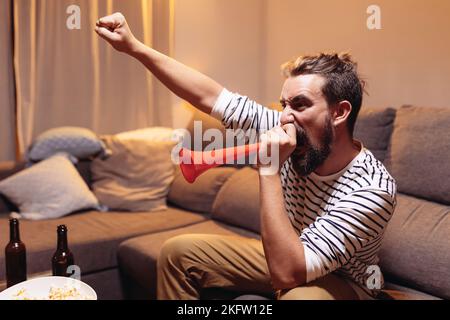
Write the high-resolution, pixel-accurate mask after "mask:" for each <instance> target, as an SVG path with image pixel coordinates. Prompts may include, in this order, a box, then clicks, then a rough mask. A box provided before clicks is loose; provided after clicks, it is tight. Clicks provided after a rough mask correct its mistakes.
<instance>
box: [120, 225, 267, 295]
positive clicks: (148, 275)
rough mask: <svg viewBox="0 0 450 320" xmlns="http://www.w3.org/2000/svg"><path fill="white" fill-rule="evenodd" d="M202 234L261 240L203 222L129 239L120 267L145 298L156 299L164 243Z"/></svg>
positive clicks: (123, 250) (123, 244) (243, 232)
mask: <svg viewBox="0 0 450 320" xmlns="http://www.w3.org/2000/svg"><path fill="white" fill-rule="evenodd" d="M199 233H205V234H220V235H236V236H242V237H246V238H259V236H258V235H257V234H255V233H252V232H249V231H245V230H243V229H239V228H234V227H232V226H229V225H226V224H222V223H220V222H216V221H207V222H202V223H198V224H194V225H191V226H188V227H184V228H180V229H176V230H170V231H166V232H159V233H154V234H150V235H145V236H142V237H137V238H133V239H129V240H127V241H125V242H123V243H121V244H120V246H119V250H118V259H119V267H120V269H121V271H122V272H123V273H125V274H126V275H127V277H128V278H130V279H132V280H134V281H135V282H136V283H138V284H139V285H140V286H142V287H143V289H145V291H146V294H147V297H142V298H147V299H149V298H155V296H156V262H157V259H158V257H159V253H160V251H161V247H162V245H163V244H164V242H165V241H166V240H168V239H170V238H172V237H175V236H178V235H182V234H199Z"/></svg>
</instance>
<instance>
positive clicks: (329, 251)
mask: <svg viewBox="0 0 450 320" xmlns="http://www.w3.org/2000/svg"><path fill="white" fill-rule="evenodd" d="M96 32H97V33H98V34H99V35H100V36H101V37H103V38H104V39H106V40H107V41H108V42H109V43H110V44H111V45H112V46H113V47H114V48H116V49H117V50H119V51H122V52H125V53H127V54H129V55H131V56H133V57H135V58H136V59H138V60H139V61H141V62H142V63H143V64H144V65H145V66H146V67H147V68H148V69H149V70H150V71H151V72H152V73H153V74H154V75H155V76H156V77H157V78H158V79H159V80H160V81H161V82H163V83H164V84H165V85H166V86H167V87H168V88H169V89H170V90H172V91H173V92H174V93H175V94H177V95H178V96H179V97H181V98H183V99H185V100H187V101H188V102H190V103H191V104H192V105H194V106H196V107H197V108H199V109H200V110H202V111H204V112H206V113H208V114H211V115H212V116H214V117H216V118H218V119H219V120H221V121H222V122H223V124H224V125H225V126H226V127H227V128H233V129H237V128H245V129H248V128H253V129H256V130H259V131H260V132H265V131H266V130H268V131H267V132H265V135H264V139H263V140H262V148H263V149H267V148H269V147H272V145H274V144H275V145H276V146H277V148H278V149H277V150H278V154H279V163H280V167H279V170H275V171H276V172H274V173H273V174H271V175H267V174H262V172H263V171H264V170H263V169H264V166H260V198H261V212H260V218H261V237H262V242H261V241H258V240H247V239H243V238H240V237H224V236H219V235H182V236H178V237H175V238H173V239H170V240H169V241H167V242H166V243H165V245H164V247H163V248H162V251H161V255H160V257H159V260H158V298H159V299H198V298H200V295H201V290H202V289H205V288H212V287H221V288H226V289H231V290H238V291H247V292H254V293H263V294H268V293H271V292H277V297H278V298H280V299H370V298H373V297H375V296H376V294H377V292H378V289H380V285H382V277H381V274H379V273H377V272H375V273H373V274H372V272H373V271H374V270H375V271H376V270H377V267H376V264H377V263H378V257H377V252H378V249H379V247H380V243H381V240H382V238H383V234H384V230H385V228H386V226H387V224H388V221H389V220H390V218H391V216H392V213H393V212H394V207H395V203H396V200H395V196H396V184H395V181H394V179H393V178H392V177H391V176H390V175H389V173H388V172H387V170H386V169H385V168H384V167H383V165H382V164H381V163H380V162H379V161H377V160H376V159H375V158H374V156H373V155H372V154H371V153H370V151H368V150H367V149H365V148H364V147H363V146H362V145H361V143H359V142H357V141H354V140H353V127H354V124H355V121H356V118H357V115H358V111H359V109H360V106H361V103H362V94H363V85H362V81H361V80H360V79H359V77H358V75H357V72H356V64H355V63H354V62H353V61H352V60H351V57H350V56H349V55H348V54H340V55H338V54H320V55H317V56H306V57H300V58H298V59H297V60H295V61H292V62H290V63H288V64H286V65H285V66H284V67H283V70H284V72H285V76H286V81H285V83H284V86H283V89H282V93H281V104H282V106H283V108H284V109H283V112H282V113H279V112H276V111H273V110H269V109H266V108H264V107H262V106H261V105H259V104H256V103H255V102H253V101H251V100H249V99H248V98H247V97H243V96H240V95H238V94H233V93H231V92H229V91H227V90H226V89H224V88H223V87H222V86H221V85H219V84H218V83H217V82H215V81H213V80H212V79H210V78H208V77H207V76H205V75H203V74H201V73H199V72H197V71H195V70H192V69H190V68H188V67H186V66H185V65H183V64H181V63H179V62H177V61H175V60H174V59H171V58H169V57H167V56H165V55H163V54H161V53H159V52H157V51H155V50H153V49H151V48H148V47H146V46H145V45H143V44H142V43H141V42H139V41H138V40H136V39H135V38H134V36H133V35H132V33H131V31H130V29H129V27H128V25H127V22H126V20H125V18H124V17H123V15H121V14H119V13H116V14H113V15H111V16H108V17H104V18H102V19H100V20H99V21H98V22H97V26H96ZM374 276H378V277H379V279H375V281H373V277H374Z"/></svg>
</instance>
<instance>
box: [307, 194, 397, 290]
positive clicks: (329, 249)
mask: <svg viewBox="0 0 450 320" xmlns="http://www.w3.org/2000/svg"><path fill="white" fill-rule="evenodd" d="M394 208H395V196H394V197H393V196H392V194H389V193H387V192H386V191H384V190H374V189H370V190H368V189H367V190H358V191H355V192H353V193H350V194H348V195H347V196H345V197H344V198H342V199H340V200H339V201H338V203H336V205H335V206H333V208H332V209H330V210H329V211H327V212H326V214H325V215H324V216H322V217H319V218H317V219H316V221H315V222H314V223H312V224H311V225H309V227H308V228H305V229H303V231H302V234H301V236H300V240H301V242H302V244H303V247H304V252H305V259H306V269H307V282H310V281H313V280H315V279H317V278H320V277H323V276H325V275H327V274H328V273H331V272H333V271H335V270H336V269H339V268H340V267H342V266H343V265H345V264H346V263H347V262H349V261H350V259H352V257H354V256H355V253H356V252H359V251H361V250H362V249H363V248H364V247H365V246H366V245H367V244H368V243H369V242H371V241H373V240H374V239H376V238H378V237H379V236H380V235H382V234H383V232H384V229H385V227H386V226H387V223H388V221H389V220H390V218H391V216H392V214H393V212H394Z"/></svg>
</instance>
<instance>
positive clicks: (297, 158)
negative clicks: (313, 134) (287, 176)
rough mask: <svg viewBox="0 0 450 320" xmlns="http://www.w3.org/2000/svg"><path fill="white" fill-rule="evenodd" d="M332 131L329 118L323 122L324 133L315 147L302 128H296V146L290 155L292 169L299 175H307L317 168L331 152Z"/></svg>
mask: <svg viewBox="0 0 450 320" xmlns="http://www.w3.org/2000/svg"><path fill="white" fill-rule="evenodd" d="M333 138H334V132H333V126H332V124H331V119H330V118H328V119H327V120H326V122H325V127H324V133H323V136H322V139H321V141H320V146H319V147H316V146H314V145H313V144H312V143H311V140H310V139H309V138H308V136H307V135H306V132H305V130H303V128H298V129H297V148H296V149H295V151H294V152H293V153H292V155H291V160H292V165H293V167H294V170H295V171H296V172H297V174H299V175H300V176H307V175H309V174H310V173H311V172H313V171H314V170H316V169H317V167H319V166H320V165H321V164H323V162H324V161H325V160H326V159H327V158H328V156H329V155H330V153H331V144H332V142H333Z"/></svg>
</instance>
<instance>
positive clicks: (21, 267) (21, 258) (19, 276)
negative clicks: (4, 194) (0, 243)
mask: <svg viewBox="0 0 450 320" xmlns="http://www.w3.org/2000/svg"><path fill="white" fill-rule="evenodd" d="M9 238H10V240H9V243H8V244H7V245H6V247H5V260H6V261H5V262H6V285H7V287H8V288H9V287H11V286H13V285H15V284H17V283H20V282H22V281H25V280H27V251H26V248H25V244H24V243H23V242H22V241H20V234H19V220H17V219H11V220H9Z"/></svg>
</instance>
